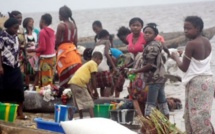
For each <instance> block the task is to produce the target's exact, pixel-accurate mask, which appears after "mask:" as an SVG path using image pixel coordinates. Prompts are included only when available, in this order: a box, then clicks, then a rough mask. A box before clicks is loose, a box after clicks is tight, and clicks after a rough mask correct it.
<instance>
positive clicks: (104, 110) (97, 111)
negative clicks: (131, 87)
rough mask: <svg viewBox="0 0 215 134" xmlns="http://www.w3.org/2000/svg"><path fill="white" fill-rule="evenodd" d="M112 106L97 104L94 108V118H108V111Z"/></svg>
mask: <svg viewBox="0 0 215 134" xmlns="http://www.w3.org/2000/svg"><path fill="white" fill-rule="evenodd" d="M113 106H114V105H113V104H97V105H95V107H94V116H95V117H104V118H110V110H112V109H113Z"/></svg>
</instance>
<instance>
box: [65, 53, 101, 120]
mask: <svg viewBox="0 0 215 134" xmlns="http://www.w3.org/2000/svg"><path fill="white" fill-rule="evenodd" d="M102 59H103V56H102V54H101V53H100V52H94V53H93V55H92V60H90V61H88V62H87V63H85V64H84V65H82V66H81V67H80V68H79V69H78V70H77V71H76V72H75V74H74V76H73V77H72V78H71V79H70V81H69V83H68V84H70V88H71V89H72V93H73V100H74V103H75V105H76V106H77V108H78V110H79V116H80V118H81V119H82V118H83V112H82V110H83V109H89V114H90V117H91V118H92V117H94V113H93V107H94V102H93V99H92V95H95V96H96V97H97V96H98V93H97V90H96V78H95V77H96V72H98V66H99V64H100V63H101V61H102ZM90 83H91V87H92V89H93V90H94V91H92V90H91V88H87V87H88V84H90ZM88 90H89V91H88ZM93 93H94V94H93Z"/></svg>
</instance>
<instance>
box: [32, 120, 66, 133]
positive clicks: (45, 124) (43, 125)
mask: <svg viewBox="0 0 215 134" xmlns="http://www.w3.org/2000/svg"><path fill="white" fill-rule="evenodd" d="M34 121H35V122H36V123H37V128H39V129H44V130H49V131H53V132H59V133H63V134H65V132H64V131H63V128H62V127H61V125H60V124H59V123H56V122H52V121H45V120H43V119H42V118H35V119H34Z"/></svg>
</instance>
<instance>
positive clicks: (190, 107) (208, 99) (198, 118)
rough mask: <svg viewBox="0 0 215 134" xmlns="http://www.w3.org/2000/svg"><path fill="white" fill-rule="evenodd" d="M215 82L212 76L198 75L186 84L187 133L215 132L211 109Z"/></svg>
mask: <svg viewBox="0 0 215 134" xmlns="http://www.w3.org/2000/svg"><path fill="white" fill-rule="evenodd" d="M214 84H215V82H214V80H213V77H212V76H206V75H205V76H204V75H202V76H197V77H195V78H193V79H192V80H191V81H190V82H189V83H188V84H187V85H186V93H185V114H184V118H185V127H186V132H187V134H214V130H213V126H212V124H211V121H210V119H211V110H212V103H213V99H214V89H215V85H214Z"/></svg>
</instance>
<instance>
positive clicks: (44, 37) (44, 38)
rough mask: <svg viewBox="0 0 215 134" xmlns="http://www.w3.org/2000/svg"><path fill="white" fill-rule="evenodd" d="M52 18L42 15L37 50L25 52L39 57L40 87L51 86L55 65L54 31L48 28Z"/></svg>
mask: <svg viewBox="0 0 215 134" xmlns="http://www.w3.org/2000/svg"><path fill="white" fill-rule="evenodd" d="M51 23H52V16H51V15H50V14H44V15H42V17H41V19H40V28H41V31H40V36H39V43H38V48H36V49H28V50H27V52H29V53H32V52H34V53H35V52H36V53H38V54H39V55H40V61H39V81H40V86H41V87H43V86H47V85H49V84H53V79H54V68H55V64H56V53H55V35H54V30H53V29H52V28H50V25H51Z"/></svg>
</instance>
